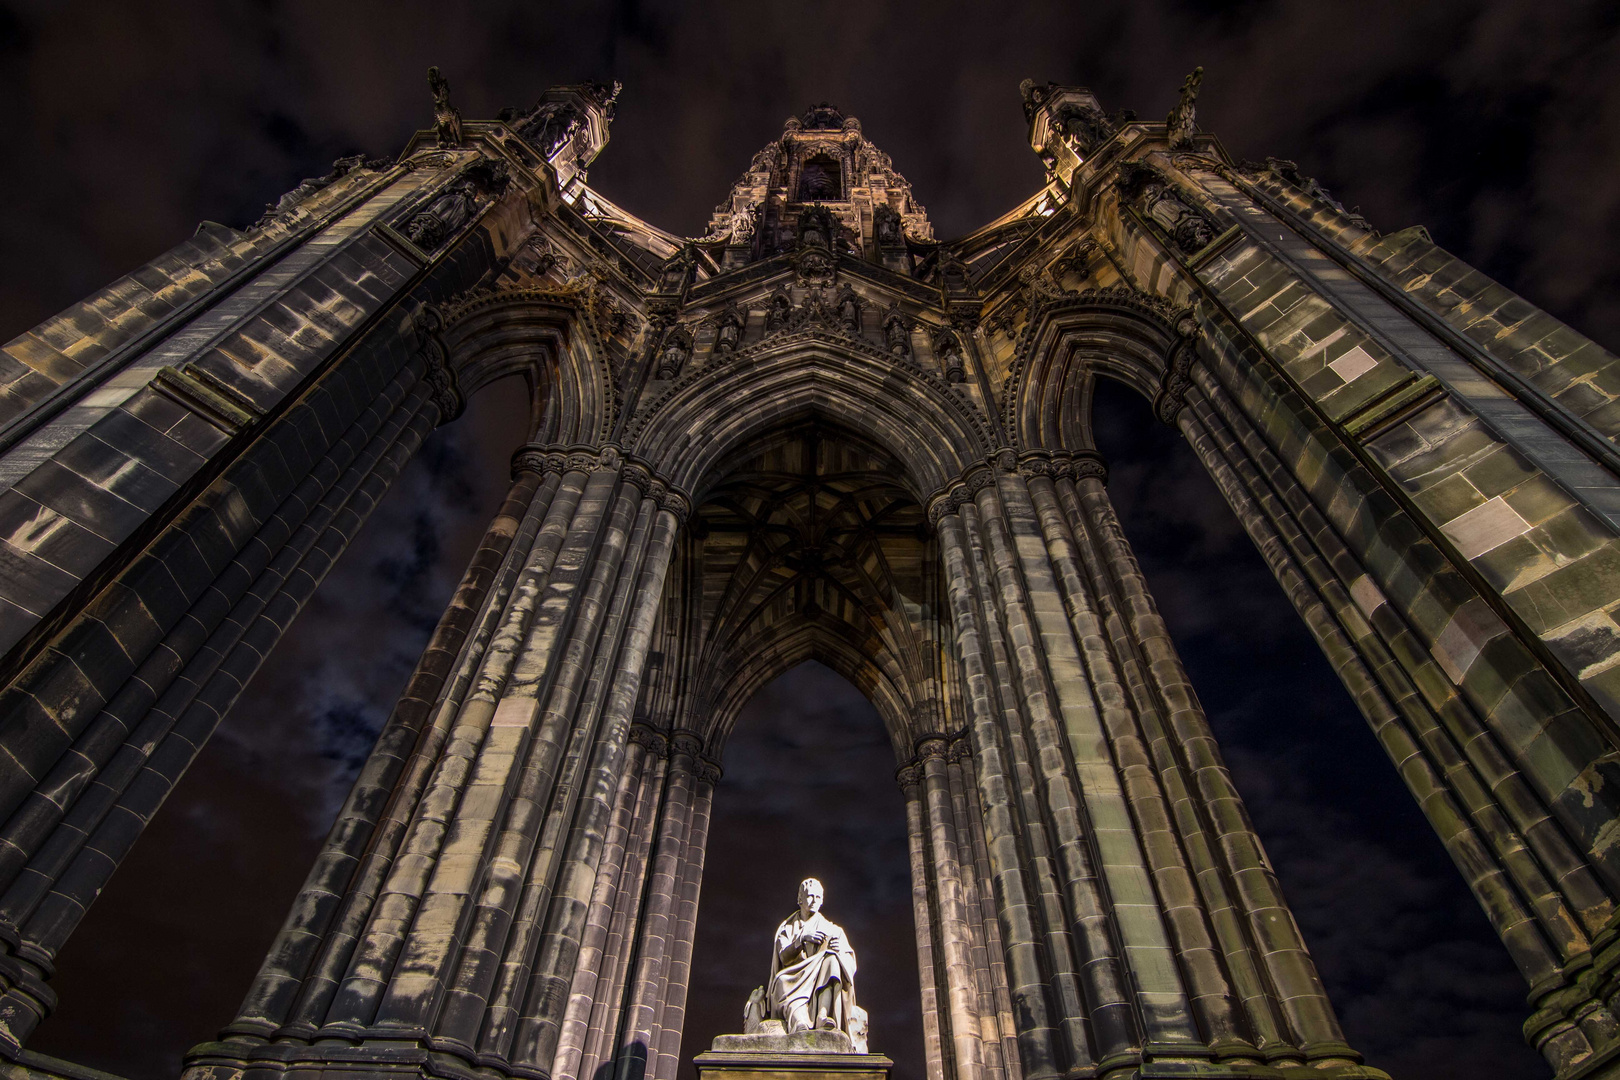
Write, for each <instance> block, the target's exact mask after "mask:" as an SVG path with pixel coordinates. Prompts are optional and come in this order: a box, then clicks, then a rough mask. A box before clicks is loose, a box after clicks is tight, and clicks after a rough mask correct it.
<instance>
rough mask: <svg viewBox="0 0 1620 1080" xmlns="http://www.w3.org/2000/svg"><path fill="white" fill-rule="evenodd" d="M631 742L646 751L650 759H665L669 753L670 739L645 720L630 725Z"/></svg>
mask: <svg viewBox="0 0 1620 1080" xmlns="http://www.w3.org/2000/svg"><path fill="white" fill-rule="evenodd" d="M630 741H631V742H632V743H634V744H635V745H637V746H639V747H641V748H642V749H644V750H646V751H647V754H648V756H650V757H664V756H665V755H666V754H668V753H669V737H668V736H666V735H665V734H664V733H663V732H662V731H659V730H658V729H657V728H655V727H653V726H652V725H651V724H649V723H648V722H647V721H645V720H637V721H636V722H635V723H634V724H631V725H630Z"/></svg>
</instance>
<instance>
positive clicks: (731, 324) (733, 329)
mask: <svg viewBox="0 0 1620 1080" xmlns="http://www.w3.org/2000/svg"><path fill="white" fill-rule="evenodd" d="M742 332H743V317H742V314H741V313H740V312H738V311H737V309H736V308H727V309H726V310H725V311H722V312H721V313H720V317H719V319H717V320H716V322H715V330H714V351H715V353H716V354H717V355H721V356H723V355H725V354H726V353H733V352H736V351H737V346H738V345H740V344H742Z"/></svg>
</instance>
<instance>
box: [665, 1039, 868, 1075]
mask: <svg viewBox="0 0 1620 1080" xmlns="http://www.w3.org/2000/svg"><path fill="white" fill-rule="evenodd" d="M693 1064H695V1065H696V1066H697V1070H698V1080H822V1078H826V1080H889V1070H890V1069H892V1068H894V1062H893V1061H890V1060H889V1059H888V1058H887V1057H885V1056H884V1055H882V1054H857V1053H855V1052H854V1051H853V1049H852V1047H851V1044H850V1041H849V1036H848V1035H846V1034H844V1033H843V1032H842V1031H800V1032H797V1033H796V1034H793V1035H788V1034H785V1033H783V1032H782V1031H781V1030H780V1028H778V1030H776V1031H768V1030H767V1031H761V1032H758V1033H757V1034H752V1035H721V1036H719V1037H718V1038H716V1039H715V1040H714V1045H713V1046H712V1047H710V1049H709V1050H708V1052H707V1053H703V1054H699V1055H698V1056H697V1057H696V1058H694V1059H693Z"/></svg>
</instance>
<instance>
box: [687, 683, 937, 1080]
mask: <svg viewBox="0 0 1620 1080" xmlns="http://www.w3.org/2000/svg"><path fill="white" fill-rule="evenodd" d="M722 764H723V765H724V767H725V775H724V778H723V779H722V780H721V781H720V784H719V785H718V787H717V789H716V792H715V799H714V808H713V811H712V815H711V818H710V826H709V851H708V855H707V858H706V860H705V863H704V876H703V891H702V903H701V904H700V906H699V908H698V919H697V937H696V946H695V948H694V951H693V960H692V982H691V989H690V992H689V995H688V999H687V1000H688V1006H687V1015H686V1031H685V1036H684V1039H683V1044H682V1045H683V1052H682V1063H681V1070H682V1071H681V1073H680V1075H681V1076H682V1077H683V1078H686V1080H689V1078H691V1077H692V1076H694V1075H695V1071H694V1070H693V1068H692V1064H691V1060H692V1056H693V1055H694V1054H696V1053H699V1052H701V1051H703V1050H705V1049H707V1048H708V1046H709V1043H710V1042H711V1041H712V1039H713V1038H714V1036H716V1035H719V1034H725V1033H729V1032H734V1031H737V1030H738V1029H739V1027H740V1023H741V1017H742V1006H743V1002H744V1001H746V1000H747V998H748V994H749V992H750V991H751V990H752V989H753V988H754V987H756V986H758V985H760V984H761V983H763V982H764V981H765V978H766V975H767V972H768V965H769V957H770V948H771V935H772V933H773V932H774V931H775V929H776V925H777V923H778V922H779V921H780V920H781V919H782V918H783V917H784V916H786V915H787V914H788V913H789V911H791V909H792V908H793V903H794V893H795V890H796V889H797V887H798V884H799V882H800V880H802V879H803V878H805V877H817V878H819V879H820V880H821V881H822V883H823V884H824V885H825V886H826V889H827V907H826V912H827V915H828V917H829V918H831V919H832V920H833V921H834V922H837V923H838V924H839V925H841V926H842V927H843V928H844V929H845V930H846V931H847V932H848V933H849V935H850V940H851V943H852V944H853V945H854V947H855V949H856V953H857V956H858V958H859V963H860V968H859V972H858V975H857V982H856V985H857V992H858V995H859V1000H860V1002H861V1006H862V1007H863V1008H865V1009H866V1010H867V1012H868V1013H869V1014H870V1015H871V1033H872V1049H873V1050H874V1051H875V1052H877V1053H884V1054H887V1055H888V1056H889V1057H891V1058H893V1059H894V1062H895V1068H894V1074H893V1075H894V1076H895V1077H896V1080H918V1078H920V1077H921V1076H922V1074H923V1070H922V1057H921V1048H922V1039H923V1033H922V1014H921V1010H920V1008H919V1005H918V997H917V986H918V983H917V950H916V945H915V936H914V931H913V921H912V908H911V904H912V899H911V889H912V881H911V873H910V867H909V863H908V858H907V849H906V844H907V837H906V818H905V801H904V799H903V798H902V797H901V794H900V790H899V788H898V787H897V786H896V785H895V782H894V753H893V750H892V749H891V747H890V745H889V739H888V737H887V736H886V735H885V733H884V730H883V723H882V720H881V719H880V718H879V716H878V714H877V710H876V708H875V707H874V706H873V705H872V703H871V702H870V701H868V700H867V699H866V698H865V697H864V696H862V695H861V693H860V691H858V690H857V689H856V688H855V687H854V686H852V685H851V684H850V683H849V682H848V680H846V679H844V678H843V677H841V676H840V675H838V674H837V673H836V672H834V671H833V670H832V669H830V668H828V667H826V666H825V665H823V664H820V663H817V662H816V661H813V660H812V661H806V662H804V663H802V664H800V665H798V666H797V667H794V668H792V669H790V670H789V671H787V672H786V673H784V674H782V675H779V676H778V677H777V678H775V679H774V680H772V681H771V682H769V683H767V684H766V685H765V686H764V687H762V688H761V689H760V690H759V691H758V692H757V693H755V694H754V696H753V697H752V698H751V699H750V700H749V701H748V703H747V704H746V705H744V706H743V708H742V711H741V712H740V713H739V715H738V717H737V723H736V727H735V729H734V731H733V733H732V735H731V737H730V738H729V739H728V741H727V745H726V752H725V757H724V759H723V762H722Z"/></svg>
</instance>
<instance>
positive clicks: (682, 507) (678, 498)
mask: <svg viewBox="0 0 1620 1080" xmlns="http://www.w3.org/2000/svg"><path fill="white" fill-rule="evenodd" d="M658 508H659V509H660V510H667V511H669V512H670V513H671V514H674V515H675V522H676V524H678V525H684V524H686V519H687V518H689V517H691V516H692V500H691V499H689V498H687V497H686V496H685V495H684V494H682V493H681V492H679V491H677V490H676V489H674V488H672V487H666V489H665V491H664V494H663V497H662V498H661V499H660V500H659V503H658Z"/></svg>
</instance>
